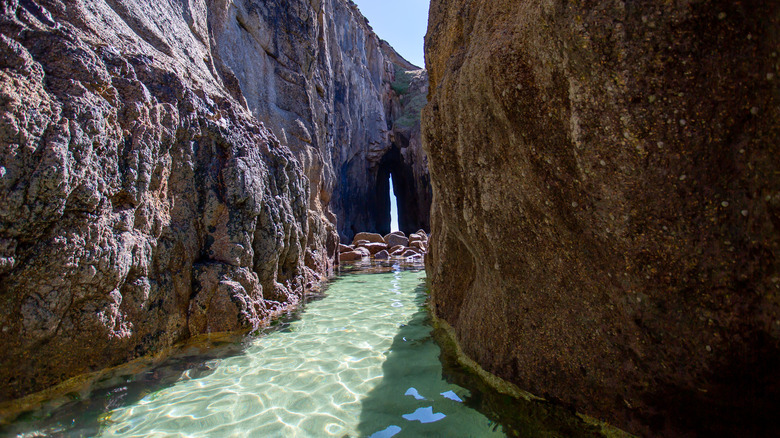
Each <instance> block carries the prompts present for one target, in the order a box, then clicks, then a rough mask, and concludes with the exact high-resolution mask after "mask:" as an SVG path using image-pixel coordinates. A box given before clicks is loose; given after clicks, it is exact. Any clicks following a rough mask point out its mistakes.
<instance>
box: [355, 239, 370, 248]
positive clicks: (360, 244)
mask: <svg viewBox="0 0 780 438" xmlns="http://www.w3.org/2000/svg"><path fill="white" fill-rule="evenodd" d="M366 243H371V241H370V240H364V239H361V240H356V241H355V242H354V243H352V246H354V247H358V246H362V245H365V244H366Z"/></svg>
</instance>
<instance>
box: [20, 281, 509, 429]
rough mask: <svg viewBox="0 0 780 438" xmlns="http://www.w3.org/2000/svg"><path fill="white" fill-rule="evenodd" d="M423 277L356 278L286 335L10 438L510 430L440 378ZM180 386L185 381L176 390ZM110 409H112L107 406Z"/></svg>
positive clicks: (187, 364) (176, 371)
mask: <svg viewBox="0 0 780 438" xmlns="http://www.w3.org/2000/svg"><path fill="white" fill-rule="evenodd" d="M424 278H425V273H424V272H422V271H403V270H401V269H400V268H396V269H394V270H393V271H392V272H384V273H370V274H368V273H364V274H348V275H345V276H342V277H340V278H338V279H336V280H335V281H333V282H332V284H331V285H330V286H329V288H328V289H327V291H326V295H327V297H326V298H324V299H322V300H318V301H314V302H311V303H309V304H307V306H306V309H305V311H304V312H303V313H302V314H301V315H299V319H297V320H293V321H291V322H289V323H285V324H283V328H282V329H280V330H276V331H272V332H270V333H268V334H266V335H264V336H260V337H256V338H251V339H249V340H246V341H244V344H242V346H241V348H237V347H236V346H235V345H229V346H228V347H226V348H227V350H226V351H225V353H224V354H226V357H218V358H213V359H208V360H204V359H201V360H200V361H199V360H192V359H189V360H184V359H178V361H177V360H176V359H172V361H173V362H172V363H173V365H171V363H169V364H167V365H166V366H164V367H161V368H159V369H156V370H147V371H145V372H143V373H140V374H139V375H128V376H118V377H115V379H118V382H117V383H119V384H116V385H114V386H113V387H109V388H104V389H101V390H100V391H93V394H90V395H87V396H85V397H84V399H80V400H74V401H73V402H71V403H69V404H68V403H66V404H65V405H64V406H60V407H58V408H57V410H54V411H52V412H47V413H40V412H39V413H34V414H31V415H29V416H28V417H29V418H22V419H20V420H19V421H17V423H15V424H14V425H13V427H12V428H11V430H8V431H7V432H12V435H15V434H19V435H21V436H36V435H35V434H36V433H43V434H46V435H48V436H95V435H97V436H103V437H141V436H143V437H329V436H333V437H358V436H360V437H369V436H370V437H376V438H380V437H391V436H397V437H404V436H406V437H420V436H432V437H437V436H440V437H490V436H504V434H503V432H502V429H501V426H499V425H497V424H495V423H493V422H491V421H490V420H489V419H488V418H486V417H485V416H484V415H482V414H481V413H479V412H477V411H476V410H474V409H472V408H470V407H469V403H465V402H467V401H468V399H469V397H470V395H471V394H470V393H469V391H467V390H466V389H464V388H462V387H460V386H458V385H455V384H451V383H448V382H447V381H445V380H444V378H443V377H442V365H441V363H440V362H439V353H440V350H439V347H438V346H437V345H436V343H435V342H434V341H433V339H432V336H431V331H432V329H431V327H430V321H429V317H428V315H427V312H426V311H425V307H424V303H425V299H426V293H425V288H424ZM174 379H175V381H174ZM99 401H102V402H99Z"/></svg>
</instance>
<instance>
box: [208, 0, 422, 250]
mask: <svg viewBox="0 0 780 438" xmlns="http://www.w3.org/2000/svg"><path fill="white" fill-rule="evenodd" d="M212 9H218V12H217V13H215V14H214V15H215V18H213V19H212V20H211V31H212V32H213V33H214V36H215V40H216V42H217V48H218V50H217V51H218V53H219V55H220V61H221V63H222V65H224V66H225V68H226V69H228V70H230V71H231V72H232V74H234V75H235V77H236V78H237V80H238V83H239V84H240V88H241V94H242V95H243V96H244V97H245V98H246V102H247V104H248V107H249V108H250V109H251V110H252V112H253V113H254V114H255V115H256V116H257V118H258V119H259V120H261V121H263V122H264V124H265V126H267V127H268V128H270V129H271V130H272V131H273V132H274V133H276V134H277V135H278V136H279V137H280V139H281V141H282V143H285V144H288V145H289V146H290V148H291V149H292V150H293V151H294V152H295V153H296V155H297V156H299V157H300V159H301V161H302V163H303V167H304V169H306V176H307V177H308V178H309V180H310V181H311V184H312V190H311V193H310V206H311V208H312V210H313V211H315V212H316V213H317V214H314V215H312V216H311V217H314V218H317V219H316V220H315V222H316V223H313V224H312V226H311V228H312V229H322V228H328V224H329V223H331V224H332V223H338V232H339V234H340V235H341V239H342V240H344V241H351V240H352V237H353V235H354V233H355V232H356V231H363V230H368V231H384V230H385V228H387V230H386V231H384V233H387V232H389V227H390V222H389V202H390V201H389V197H388V193H389V192H388V190H389V188H388V186H387V180H388V175H389V173H393V174H395V175H397V176H398V178H397V179H399V180H402V183H400V184H401V185H399V182H395V183H396V187H397V189H398V190H397V191H398V193H399V197H400V198H402V199H403V200H404V201H406V203H408V208H406V209H405V211H404V214H401V216H402V217H403V218H405V220H406V222H408V223H409V224H408V226H407V227H406V228H408V230H409V231H408V232H413V231H416V230H417V229H419V228H426V229H428V228H429V218H428V211H429V208H430V197H431V195H430V183H429V178H428V173H427V163H426V161H425V158H424V155H423V153H422V142H421V141H420V124H419V113H420V110H421V109H422V106H423V105H424V104H425V103H426V101H427V100H426V96H427V76H426V74H425V72H424V70H420V69H419V67H415V66H414V65H412V64H410V63H409V62H408V61H406V60H405V59H403V58H402V57H401V56H400V55H398V54H397V53H396V52H395V50H393V48H392V47H390V46H389V45H388V44H387V43H386V42H385V41H382V40H380V39H379V38H378V37H377V36H376V35H375V34H374V32H373V31H372V29H371V27H370V26H369V24H368V22H367V21H366V19H365V18H364V17H363V16H362V15H361V14H360V12H359V11H358V9H357V7H356V6H355V5H354V3H352V2H351V1H344V0H290V1H286V2H259V1H256V0H235V1H225V0H223V1H221V2H216V5H215V6H213V7H212ZM383 160H384V161H383ZM330 211H332V213H331V212H330ZM385 218H387V220H386V221H385ZM384 222H387V224H386V226H384ZM315 258H316V257H315Z"/></svg>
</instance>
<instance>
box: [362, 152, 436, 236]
mask: <svg viewBox="0 0 780 438" xmlns="http://www.w3.org/2000/svg"><path fill="white" fill-rule="evenodd" d="M417 185H418V182H417V181H415V175H414V170H413V169H412V167H411V166H409V165H408V164H406V162H405V160H404V159H403V156H402V149H401V148H399V147H398V146H397V145H395V144H394V145H393V146H392V147H391V148H390V149H389V150H388V151H387V152H386V153H385V155H384V156H383V157H382V159H381V160H380V162H379V166H378V172H377V179H376V188H375V196H376V197H377V200H378V202H377V206H378V207H379V208H377V209H376V211H375V212H374V213H375V221H376V224H377V231H378V232H379V233H380V234H388V233H390V232H392V231H398V230H400V231H403V232H404V233H406V234H407V235H409V234H411V233H414V232H415V231H417V230H419V229H420V228H424V227H425V226H426V225H427V224H425V223H424V221H423V220H421V214H420V211H418V210H420V208H419V206H418V204H419V200H418V199H417V190H416V188H417ZM393 207H395V208H393ZM393 210H395V211H396V214H397V216H396V217H397V225H395V224H394V223H393Z"/></svg>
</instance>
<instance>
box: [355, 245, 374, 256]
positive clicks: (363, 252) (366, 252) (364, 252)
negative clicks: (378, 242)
mask: <svg viewBox="0 0 780 438" xmlns="http://www.w3.org/2000/svg"><path fill="white" fill-rule="evenodd" d="M355 252H357V253H360V254H361V255H362V256H363V257H370V256H371V251H369V250H368V248H363V247H359V248H355Z"/></svg>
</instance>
